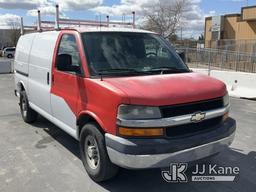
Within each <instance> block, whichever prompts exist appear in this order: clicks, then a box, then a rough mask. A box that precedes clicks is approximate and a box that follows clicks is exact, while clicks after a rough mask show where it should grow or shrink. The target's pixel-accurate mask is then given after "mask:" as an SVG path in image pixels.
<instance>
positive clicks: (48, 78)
mask: <svg viewBox="0 0 256 192" xmlns="http://www.w3.org/2000/svg"><path fill="white" fill-rule="evenodd" d="M47 84H48V85H49V84H50V73H49V72H47Z"/></svg>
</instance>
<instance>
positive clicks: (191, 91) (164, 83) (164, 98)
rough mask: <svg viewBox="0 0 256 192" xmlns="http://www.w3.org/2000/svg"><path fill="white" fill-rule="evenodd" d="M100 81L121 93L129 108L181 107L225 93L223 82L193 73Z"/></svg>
mask: <svg viewBox="0 0 256 192" xmlns="http://www.w3.org/2000/svg"><path fill="white" fill-rule="evenodd" d="M104 81H105V82H107V83H109V84H111V85H112V86H114V87H116V88H118V89H120V90H121V91H122V92H124V94H125V95H126V96H127V98H128V99H129V102H130V103H129V104H133V105H149V106H164V105H174V104H182V103H189V102H195V101H202V100H208V99H213V98H217V97H222V96H224V95H225V94H226V92H227V91H226V86H225V84H224V83H223V82H221V81H219V80H217V79H214V78H211V77H209V76H206V75H203V74H199V73H195V72H191V73H179V74H165V75H150V76H136V77H118V78H104Z"/></svg>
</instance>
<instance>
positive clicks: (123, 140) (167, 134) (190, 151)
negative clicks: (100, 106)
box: [105, 95, 236, 169]
mask: <svg viewBox="0 0 256 192" xmlns="http://www.w3.org/2000/svg"><path fill="white" fill-rule="evenodd" d="M229 107H230V105H229V99H228V95H226V96H224V97H222V98H216V99H211V100H206V101H200V102H194V103H188V104H181V105H174V106H163V107H145V106H132V105H121V106H120V107H119V110H118V117H117V135H112V134H109V133H106V134H105V142H106V148H107V152H108V155H109V158H110V160H111V162H112V163H114V164H116V165H118V166H120V167H123V168H127V169H146V168H161V167H167V166H168V165H169V164H170V163H180V162H191V161H196V160H200V159H203V158H206V157H209V156H212V155H214V154H218V153H219V152H221V151H223V150H225V149H226V148H228V146H229V145H230V144H231V143H232V141H233V140H234V137H235V130H236V121H235V120H234V119H232V118H230V117H229V116H228V112H229ZM193 111H197V112H193Z"/></svg>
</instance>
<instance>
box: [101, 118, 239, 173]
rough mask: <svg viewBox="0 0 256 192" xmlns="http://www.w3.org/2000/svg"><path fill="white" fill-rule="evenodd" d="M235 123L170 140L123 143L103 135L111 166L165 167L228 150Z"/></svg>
mask: <svg viewBox="0 0 256 192" xmlns="http://www.w3.org/2000/svg"><path fill="white" fill-rule="evenodd" d="M235 129H236V122H235V120H233V119H231V118H229V119H228V120H227V121H225V122H223V123H222V124H221V125H220V126H218V127H216V129H214V130H212V131H209V132H204V133H198V134H195V135H193V136H189V137H182V138H172V139H166V138H164V139H150V138H149V139H125V138H121V137H118V136H114V135H111V134H108V133H107V134H105V141H106V147H107V152H108V155H109V158H110V160H111V161H112V163H114V164H116V165H118V166H120V167H123V168H128V169H146V168H160V167H167V166H168V165H169V164H170V163H180V162H191V161H196V160H199V159H203V158H205V157H208V156H211V155H213V154H216V153H218V152H221V151H223V150H224V149H226V148H228V146H229V145H230V144H231V143H232V141H233V140H234V137H235Z"/></svg>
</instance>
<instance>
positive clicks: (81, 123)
mask: <svg viewBox="0 0 256 192" xmlns="http://www.w3.org/2000/svg"><path fill="white" fill-rule="evenodd" d="M87 123H96V124H97V125H98V127H99V130H100V132H101V133H102V134H104V133H105V132H104V130H103V129H102V128H101V126H100V125H99V123H98V122H97V121H96V119H94V118H93V117H92V116H90V115H88V114H83V115H81V116H80V117H79V119H78V120H77V128H78V133H77V136H78V138H79V136H80V132H81V130H82V128H83V126H84V125H85V124H87Z"/></svg>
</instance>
